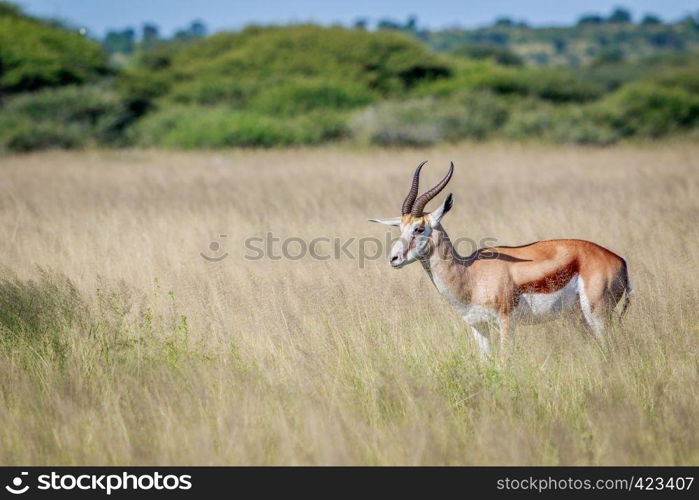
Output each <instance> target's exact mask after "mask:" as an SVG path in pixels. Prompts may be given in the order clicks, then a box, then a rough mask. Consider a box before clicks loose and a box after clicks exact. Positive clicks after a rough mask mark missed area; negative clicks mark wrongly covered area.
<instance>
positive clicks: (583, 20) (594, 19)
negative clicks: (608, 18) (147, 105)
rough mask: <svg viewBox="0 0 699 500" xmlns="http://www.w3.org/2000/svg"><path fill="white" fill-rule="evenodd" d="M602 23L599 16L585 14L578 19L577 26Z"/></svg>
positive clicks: (602, 20) (601, 18) (602, 19)
mask: <svg viewBox="0 0 699 500" xmlns="http://www.w3.org/2000/svg"><path fill="white" fill-rule="evenodd" d="M603 23H604V18H603V17H602V16H600V15H599V14H586V15H584V16H580V19H578V26H595V25H599V24H603Z"/></svg>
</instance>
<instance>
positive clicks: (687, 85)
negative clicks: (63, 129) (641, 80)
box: [649, 64, 699, 95]
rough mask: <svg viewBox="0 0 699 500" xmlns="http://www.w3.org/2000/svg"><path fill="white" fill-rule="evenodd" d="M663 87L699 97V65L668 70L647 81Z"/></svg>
mask: <svg viewBox="0 0 699 500" xmlns="http://www.w3.org/2000/svg"><path fill="white" fill-rule="evenodd" d="M649 80H650V82H652V83H657V84H658V85H660V86H663V87H675V88H679V89H682V90H685V91H687V92H690V93H692V94H698V95H699V65H696V64H695V65H694V66H690V67H688V68H682V69H675V70H668V71H664V72H661V73H660V74H659V75H657V76H654V77H653V78H650V79H649Z"/></svg>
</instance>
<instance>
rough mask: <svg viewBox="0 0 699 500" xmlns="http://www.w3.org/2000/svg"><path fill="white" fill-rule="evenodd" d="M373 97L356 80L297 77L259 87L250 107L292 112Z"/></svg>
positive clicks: (337, 106) (355, 103) (348, 104)
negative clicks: (337, 80)
mask: <svg viewBox="0 0 699 500" xmlns="http://www.w3.org/2000/svg"><path fill="white" fill-rule="evenodd" d="M373 100H374V97H373V95H372V94H371V92H369V91H368V90H367V89H366V87H364V86H362V85H359V84H356V83H335V82H327V81H316V80H299V81H294V82H290V83H287V84H284V85H280V86H278V87H272V88H270V89H263V90H261V91H260V93H259V94H258V95H257V96H256V97H255V98H254V99H253V100H252V101H251V102H250V106H249V107H250V109H252V110H254V111H257V112H260V113H265V114H271V115H285V116H293V115H296V114H300V113H307V112H309V111H313V110H347V109H352V108H357V107H361V106H366V105H367V104H369V103H370V102H372V101H373Z"/></svg>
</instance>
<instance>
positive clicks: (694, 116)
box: [599, 83, 699, 138]
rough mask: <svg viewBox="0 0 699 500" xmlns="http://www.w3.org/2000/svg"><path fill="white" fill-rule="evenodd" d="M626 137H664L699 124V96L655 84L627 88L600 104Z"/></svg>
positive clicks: (600, 107)
mask: <svg viewBox="0 0 699 500" xmlns="http://www.w3.org/2000/svg"><path fill="white" fill-rule="evenodd" d="M599 109H600V112H601V113H603V114H604V116H605V119H606V121H607V122H608V123H610V124H611V126H612V127H613V128H614V129H616V130H618V131H619V133H620V134H622V135H624V136H639V137H647V138H654V137H662V136H665V135H667V134H670V133H672V132H676V131H680V130H686V129H690V128H692V127H694V126H696V125H697V124H699V96H698V95H695V94H690V93H689V92H687V91H686V90H683V89H681V88H667V87H662V86H660V85H657V84H652V83H637V84H631V85H627V86H625V87H623V88H621V89H620V90H619V91H617V92H615V93H614V94H612V95H610V96H609V97H608V98H606V99H605V100H604V101H602V102H601V103H600V104H599Z"/></svg>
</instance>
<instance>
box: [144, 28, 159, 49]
mask: <svg viewBox="0 0 699 500" xmlns="http://www.w3.org/2000/svg"><path fill="white" fill-rule="evenodd" d="M142 40H143V45H146V46H149V45H152V44H153V43H155V42H156V41H157V40H158V26H156V25H155V24H152V23H146V24H144V25H143V37H142Z"/></svg>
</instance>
